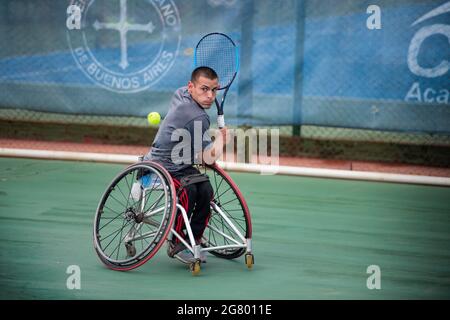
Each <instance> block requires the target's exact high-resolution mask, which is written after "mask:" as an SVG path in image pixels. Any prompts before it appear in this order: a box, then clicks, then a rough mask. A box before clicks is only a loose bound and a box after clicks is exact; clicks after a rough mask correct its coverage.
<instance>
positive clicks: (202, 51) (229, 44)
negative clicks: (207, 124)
mask: <svg viewBox="0 0 450 320" xmlns="http://www.w3.org/2000/svg"><path fill="white" fill-rule="evenodd" d="M194 66H195V67H196V68H197V67H209V68H211V69H213V70H214V71H215V72H216V73H217V75H218V76H219V90H224V91H223V94H222V99H221V101H220V103H219V101H218V100H217V98H216V101H215V103H216V106H217V125H218V127H219V128H223V127H225V118H224V115H223V105H224V103H225V98H226V96H227V93H228V90H229V89H230V86H231V84H232V83H233V81H234V79H235V78H236V75H237V72H238V70H239V54H238V48H237V46H236V45H235V44H234V42H233V40H231V38H230V37H229V36H227V35H226V34H223V33H218V32H213V33H209V34H207V35H206V36H204V37H203V38H201V39H200V41H199V42H198V43H197V46H196V47H195V52H194Z"/></svg>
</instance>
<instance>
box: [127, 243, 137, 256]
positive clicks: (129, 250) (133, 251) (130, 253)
mask: <svg viewBox="0 0 450 320" xmlns="http://www.w3.org/2000/svg"><path fill="white" fill-rule="evenodd" d="M125 248H126V249H127V256H128V257H134V256H135V255H136V248H135V247H134V246H133V244H132V243H130V242H127V243H125Z"/></svg>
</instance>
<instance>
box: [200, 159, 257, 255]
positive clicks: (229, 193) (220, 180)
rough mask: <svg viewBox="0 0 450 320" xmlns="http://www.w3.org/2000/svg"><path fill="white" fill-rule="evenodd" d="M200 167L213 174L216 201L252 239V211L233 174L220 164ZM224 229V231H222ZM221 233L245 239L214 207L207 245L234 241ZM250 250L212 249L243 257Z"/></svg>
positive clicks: (208, 228) (210, 219) (216, 252)
mask: <svg viewBox="0 0 450 320" xmlns="http://www.w3.org/2000/svg"><path fill="white" fill-rule="evenodd" d="M199 170H200V171H201V172H205V173H206V174H208V176H209V180H210V182H211V185H212V187H213V189H214V198H213V200H212V201H213V202H214V203H215V204H216V205H217V206H218V207H219V208H220V209H221V210H222V212H223V213H225V215H226V216H227V217H228V218H229V219H230V220H231V221H232V222H233V224H234V225H235V226H236V227H237V229H238V230H239V231H240V233H241V234H242V235H243V236H244V237H245V238H246V239H249V238H251V236H252V223H251V218H250V212H249V209H248V206H247V203H246V202H245V199H244V197H243V196H242V194H241V192H240V190H239V188H238V187H237V185H236V184H235V183H234V182H233V180H232V179H231V178H230V176H229V175H228V174H227V173H226V172H225V171H224V170H223V169H222V168H220V167H219V166H217V164H214V165H211V166H209V165H208V166H200V167H199ZM218 231H220V233H219V232H218ZM221 233H224V234H226V235H227V236H229V237H231V238H233V239H236V240H237V241H238V242H242V240H240V239H239V238H238V237H237V235H236V234H235V233H234V231H233V230H232V229H231V228H230V226H229V225H228V224H227V223H226V222H225V220H224V219H223V217H222V216H221V215H219V214H218V213H217V212H215V210H213V209H211V216H210V218H209V221H208V225H207V226H206V229H205V232H204V233H203V245H204V246H206V247H211V246H214V247H215V246H223V245H230V244H232V242H231V241H230V240H229V239H228V238H227V237H225V236H223V235H222V234H221ZM245 252H246V248H227V249H217V250H214V251H210V253H211V254H213V255H215V256H217V257H220V258H225V259H234V258H237V257H240V256H241V255H243V254H244V253H245Z"/></svg>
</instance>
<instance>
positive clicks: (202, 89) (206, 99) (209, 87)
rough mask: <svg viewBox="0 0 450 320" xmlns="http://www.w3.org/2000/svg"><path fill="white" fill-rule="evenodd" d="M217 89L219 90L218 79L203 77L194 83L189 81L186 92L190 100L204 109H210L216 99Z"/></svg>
mask: <svg viewBox="0 0 450 320" xmlns="http://www.w3.org/2000/svg"><path fill="white" fill-rule="evenodd" d="M217 89H219V80H218V79H214V80H211V79H208V78H205V77H203V76H200V77H198V79H197V80H196V81H194V82H192V81H189V84H188V90H189V93H190V94H191V96H192V98H193V99H194V100H195V101H197V103H198V104H199V105H201V106H202V107H203V108H205V109H209V108H211V105H212V104H213V102H214V100H215V99H216V94H217Z"/></svg>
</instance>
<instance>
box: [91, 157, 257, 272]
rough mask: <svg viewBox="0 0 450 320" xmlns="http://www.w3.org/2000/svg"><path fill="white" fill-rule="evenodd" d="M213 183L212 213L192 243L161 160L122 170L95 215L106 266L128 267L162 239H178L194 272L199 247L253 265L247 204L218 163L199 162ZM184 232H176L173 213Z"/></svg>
mask: <svg viewBox="0 0 450 320" xmlns="http://www.w3.org/2000/svg"><path fill="white" fill-rule="evenodd" d="M197 168H198V169H199V171H200V172H201V173H203V174H205V175H206V176H207V177H208V178H209V180H210V182H211V185H212V187H213V190H214V196H213V199H212V200H211V216H210V218H209V220H208V224H207V226H206V228H205V231H204V233H203V237H202V240H201V242H200V243H198V241H197V243H196V241H195V239H194V236H193V234H192V230H191V228H190V224H189V219H188V217H187V213H186V210H185V208H184V207H183V206H182V205H181V204H180V201H179V197H178V194H177V190H176V188H175V184H174V181H173V179H172V177H171V176H170V174H169V173H168V172H167V170H166V169H164V167H162V166H161V165H160V164H158V163H156V162H152V161H143V160H142V158H140V161H139V162H137V163H135V164H133V165H130V166H129V167H127V168H125V169H124V170H123V171H122V172H120V173H119V174H118V175H117V176H116V177H115V178H114V179H113V181H112V182H111V183H110V184H109V186H108V187H107V188H106V191H105V192H104V194H103V195H102V197H101V199H100V203H99V205H98V207H97V211H96V214H95V220H94V230H93V231H94V234H93V238H94V248H95V251H96V253H97V255H98V256H99V258H100V260H101V261H102V262H103V263H104V264H105V265H106V266H107V267H108V268H110V269H113V270H119V271H128V270H132V269H134V268H137V267H139V266H141V265H143V264H144V263H145V262H147V261H148V260H149V259H150V258H152V257H153V256H154V255H155V254H156V253H157V252H158V250H159V249H160V248H161V247H162V246H163V244H164V243H165V242H166V241H171V240H172V239H173V237H176V238H178V239H179V241H181V242H183V244H184V245H185V246H186V247H187V248H188V249H189V250H190V251H191V252H192V253H193V256H194V260H195V261H193V262H190V263H189V269H190V270H191V272H192V274H193V275H197V274H199V273H200V269H201V259H200V254H201V253H202V252H209V253H211V254H212V255H214V256H216V257H219V258H224V259H235V258H238V257H240V256H242V255H244V254H245V264H246V265H247V267H248V268H252V267H253V264H254V256H253V254H252V240H251V238H252V224H251V218H250V212H249V209H248V206H247V204H246V202H245V200H244V198H243V196H242V194H241V192H240V191H239V189H238V187H237V186H236V184H235V183H234V182H233V180H232V179H231V178H230V176H229V175H228V174H227V173H226V172H225V171H224V170H223V169H221V168H220V167H219V166H218V165H217V164H213V165H198V166H197ZM178 212H179V214H181V215H182V218H183V219H184V224H185V228H186V231H187V232H186V233H187V235H184V236H183V235H182V234H179V233H177V232H176V231H175V230H174V228H173V225H174V221H175V218H176V216H177V214H178Z"/></svg>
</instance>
